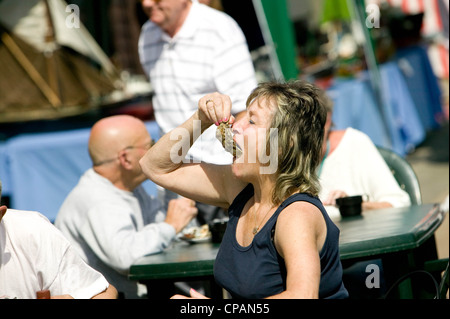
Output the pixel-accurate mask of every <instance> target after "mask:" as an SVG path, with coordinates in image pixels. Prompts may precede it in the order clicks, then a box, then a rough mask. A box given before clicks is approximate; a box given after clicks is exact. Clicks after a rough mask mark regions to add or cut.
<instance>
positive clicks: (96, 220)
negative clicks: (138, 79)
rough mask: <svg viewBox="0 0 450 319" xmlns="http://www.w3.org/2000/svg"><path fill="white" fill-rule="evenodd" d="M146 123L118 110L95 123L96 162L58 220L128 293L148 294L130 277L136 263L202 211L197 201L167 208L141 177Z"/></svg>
mask: <svg viewBox="0 0 450 319" xmlns="http://www.w3.org/2000/svg"><path fill="white" fill-rule="evenodd" d="M151 145H152V139H151V137H150V134H149V133H148V131H147V128H146V126H145V124H144V123H143V122H142V121H141V120H139V119H137V118H135V117H132V116H129V115H116V116H111V117H107V118H104V119H101V120H100V121H98V122H97V123H95V124H94V126H93V127H92V130H91V134H90V137H89V155H90V157H91V159H92V162H93V167H92V168H90V169H89V170H87V171H86V172H85V173H84V174H83V176H82V177H81V178H80V181H79V182H78V184H77V185H76V186H75V188H74V189H73V190H72V191H71V192H70V194H69V195H68V196H67V198H66V199H65V201H64V203H63V204H62V206H61V208H60V210H59V212H58V215H57V216H56V220H55V225H56V226H57V227H58V228H59V229H60V230H61V231H62V233H63V234H64V235H65V236H66V238H67V239H69V241H70V242H71V243H72V244H73V245H74V246H75V247H76V248H77V249H78V251H79V252H80V253H81V256H82V257H83V259H84V260H85V261H86V262H87V263H88V264H89V265H90V266H91V267H93V268H94V269H96V270H98V271H99V272H101V273H102V274H103V275H104V276H105V277H106V278H107V279H108V281H109V282H111V283H112V284H113V285H114V286H115V287H116V288H117V290H118V291H119V292H120V293H122V294H123V295H124V297H125V298H138V297H143V296H144V294H145V290H144V289H145V287H143V286H141V285H138V284H137V283H136V282H134V281H130V280H129V279H128V271H129V269H130V266H131V265H132V263H133V262H134V261H135V260H136V259H138V258H140V257H142V256H144V255H148V254H154V253H158V252H161V251H162V250H164V249H165V248H166V247H167V246H169V244H170V243H172V241H173V239H174V238H175V236H176V234H177V233H179V232H180V231H181V230H182V229H183V228H184V227H185V226H186V225H187V224H188V223H189V222H190V221H191V220H192V219H193V218H194V217H195V216H196V214H197V208H195V206H194V205H195V202H194V201H192V200H190V199H187V198H183V199H177V200H172V201H170V202H169V206H168V209H167V213H166V212H165V211H164V210H163V206H162V205H161V203H160V201H159V200H157V199H155V198H152V197H150V196H149V195H148V194H147V193H146V191H145V190H144V188H143V187H142V186H141V183H142V182H143V181H144V180H146V177H145V175H144V174H143V172H142V169H141V167H140V165H139V160H140V159H141V157H142V156H143V155H144V154H145V152H146V151H147V150H148V149H149V148H150V147H151Z"/></svg>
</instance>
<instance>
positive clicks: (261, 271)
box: [140, 81, 347, 298]
mask: <svg viewBox="0 0 450 319" xmlns="http://www.w3.org/2000/svg"><path fill="white" fill-rule="evenodd" d="M231 107H232V105H231V102H230V98H229V97H228V96H226V95H222V94H219V93H214V94H209V95H206V96H204V97H203V98H201V99H200V101H199V103H198V110H197V111H196V112H195V114H194V115H192V116H191V118H190V119H188V120H187V121H186V122H185V123H183V124H182V125H181V126H180V127H178V128H177V129H176V130H175V131H173V132H171V133H169V134H166V135H165V136H163V137H162V138H161V139H160V140H159V142H158V143H157V144H156V145H155V146H154V147H153V148H152V149H150V150H149V151H148V152H147V154H146V155H145V156H144V157H143V158H142V159H141V161H140V163H141V166H142V168H143V171H144V173H145V174H146V175H147V176H148V177H149V178H150V179H152V180H153V181H155V182H156V183H157V184H159V185H161V186H162V187H165V188H168V189H170V190H172V191H174V192H176V193H179V194H180V195H182V196H185V197H189V198H192V199H194V200H197V201H201V202H205V203H208V204H211V205H216V206H220V207H224V208H226V209H228V211H229V217H230V220H229V222H228V227H227V230H226V233H225V236H224V238H223V241H222V244H221V247H220V250H219V253H218V255H217V258H216V262H215V266H214V276H215V278H216V281H217V282H218V283H219V284H220V285H221V286H222V287H223V288H225V289H226V290H227V291H228V292H229V293H230V294H231V295H232V296H233V297H236V298H345V297H347V291H346V289H345V287H344V285H343V283H342V266H341V263H340V259H339V249H338V238H339V230H338V228H337V227H336V226H335V225H334V224H333V223H332V221H331V220H330V218H329V217H328V215H327V213H326V211H325V209H324V208H323V206H322V204H321V202H320V200H319V199H318V198H317V195H318V193H319V183H318V178H317V176H316V173H315V172H316V169H317V166H318V165H319V163H320V156H321V146H322V139H323V133H324V124H325V120H326V110H325V108H324V107H323V105H321V103H320V99H319V97H318V89H317V88H316V87H314V86H313V85H311V84H309V83H306V82H300V81H295V82H289V83H264V84H260V85H259V86H258V87H257V88H256V89H255V90H254V91H253V92H252V93H251V94H250V96H249V97H248V100H247V112H246V116H244V117H242V118H240V119H239V120H238V121H236V122H234V118H233V117H232V116H231ZM221 122H228V123H232V124H233V133H234V138H233V139H234V141H235V142H236V144H237V145H238V147H239V148H240V149H241V150H242V155H240V156H238V157H236V156H235V158H234V161H233V164H232V165H223V166H216V165H211V164H204V163H183V162H182V161H176V160H174V159H176V158H177V156H175V155H179V158H184V154H183V152H187V149H188V147H182V145H184V143H188V144H189V145H192V143H193V142H194V140H195V138H196V136H197V135H198V134H194V133H195V131H196V130H197V129H198V127H197V126H198V125H200V127H201V131H202V132H203V131H204V130H205V129H207V128H208V127H210V126H211V125H212V124H216V125H219V124H220V123H221ZM186 137H187V138H186ZM180 145H181V146H180ZM274 165H275V169H274V167H273V166H274ZM176 297H182V296H176ZM191 297H197V298H200V297H202V296H201V295H199V294H198V293H196V292H193V291H191Z"/></svg>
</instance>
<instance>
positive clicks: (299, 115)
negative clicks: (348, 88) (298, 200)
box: [247, 81, 327, 205]
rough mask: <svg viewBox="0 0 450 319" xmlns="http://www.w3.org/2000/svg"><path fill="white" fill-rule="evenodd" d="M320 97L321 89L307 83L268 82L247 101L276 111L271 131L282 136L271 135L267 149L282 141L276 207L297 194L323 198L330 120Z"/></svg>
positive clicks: (273, 198) (255, 90) (275, 190)
mask: <svg viewBox="0 0 450 319" xmlns="http://www.w3.org/2000/svg"><path fill="white" fill-rule="evenodd" d="M320 93H321V91H320V89H319V88H317V87H316V86H314V85H313V84H311V83H308V82H304V81H289V82H286V83H279V82H267V83H262V84H260V85H259V86H258V87H257V88H255V89H254V90H253V92H252V93H251V94H250V96H249V97H248V99H247V107H248V106H249V105H250V104H251V103H252V102H253V101H255V100H258V101H261V100H262V99H265V100H266V101H267V102H268V103H270V104H271V105H272V106H274V108H275V113H274V115H273V118H272V123H271V127H270V128H276V129H277V131H278V134H277V136H273V134H270V132H268V133H267V146H266V149H269V145H270V140H271V139H273V138H278V154H276V155H278V169H277V171H276V173H275V174H276V183H275V188H274V190H273V193H272V202H273V203H274V204H276V205H278V204H280V203H281V202H282V201H283V200H285V199H286V198H288V197H289V196H290V195H292V194H293V193H295V192H301V193H308V194H310V195H312V196H318V194H319V191H320V184H319V179H318V176H317V173H316V172H317V167H318V165H319V164H320V160H321V150H322V142H323V135H324V125H325V121H326V118H327V111H326V109H325V107H324V105H323V101H322V99H321V95H320ZM272 131H273V130H272ZM272 155H273V154H272Z"/></svg>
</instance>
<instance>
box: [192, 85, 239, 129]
mask: <svg viewBox="0 0 450 319" xmlns="http://www.w3.org/2000/svg"><path fill="white" fill-rule="evenodd" d="M198 117H199V119H200V120H201V121H202V123H205V124H213V123H214V124H215V125H216V126H218V125H219V124H220V123H222V122H229V123H230V124H233V122H234V117H233V116H232V115H231V99H230V97H229V96H228V95H224V94H220V93H217V92H216V93H211V94H208V95H205V96H204V97H202V98H201V99H200V100H199V101H198Z"/></svg>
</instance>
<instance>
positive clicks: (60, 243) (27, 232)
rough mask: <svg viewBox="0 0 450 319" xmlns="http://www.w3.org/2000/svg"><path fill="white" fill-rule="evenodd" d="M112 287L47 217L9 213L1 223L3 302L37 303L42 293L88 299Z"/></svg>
mask: <svg viewBox="0 0 450 319" xmlns="http://www.w3.org/2000/svg"><path fill="white" fill-rule="evenodd" d="M108 286H109V283H108V282H107V281H106V279H105V278H104V277H103V276H102V275H101V274H100V273H99V272H97V271H95V270H94V269H92V268H91V267H89V266H88V265H87V264H86V263H85V262H84V261H83V260H82V259H81V258H80V256H79V254H78V253H77V252H76V251H75V250H74V249H73V248H72V246H71V245H70V243H69V242H68V241H67V240H66V239H65V238H64V236H63V235H62V234H61V232H60V231H59V230H58V229H56V228H55V227H54V226H53V225H52V224H51V223H50V222H49V221H48V219H47V218H46V217H44V216H43V215H41V214H40V213H38V212H31V211H19V210H14V209H8V211H7V212H6V215H5V216H4V217H3V219H2V220H1V222H0V299H2V298H9V299H12V298H18V299H36V292H37V291H39V290H50V294H51V295H52V296H57V295H65V294H68V295H71V296H72V297H74V298H77V299H79V298H80V299H88V298H92V297H93V296H95V295H97V294H99V293H101V292H103V291H104V290H105V289H107V288H108Z"/></svg>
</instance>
